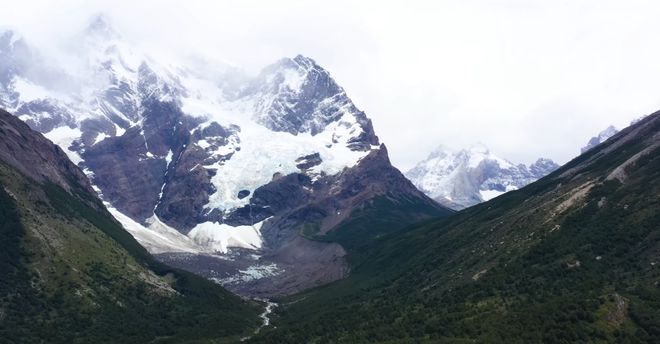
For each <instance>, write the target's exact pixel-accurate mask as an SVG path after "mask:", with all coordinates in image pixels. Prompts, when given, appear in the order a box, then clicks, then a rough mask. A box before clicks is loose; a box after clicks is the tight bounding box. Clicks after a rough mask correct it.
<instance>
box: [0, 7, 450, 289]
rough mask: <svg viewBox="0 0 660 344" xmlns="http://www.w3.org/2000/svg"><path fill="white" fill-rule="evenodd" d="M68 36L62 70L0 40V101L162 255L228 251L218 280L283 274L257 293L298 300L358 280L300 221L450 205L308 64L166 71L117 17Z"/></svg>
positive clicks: (193, 63)
mask: <svg viewBox="0 0 660 344" xmlns="http://www.w3.org/2000/svg"><path fill="white" fill-rule="evenodd" d="M70 41H71V42H75V43H72V44H71V46H67V47H65V51H64V53H65V54H68V55H67V56H70V59H71V61H74V63H64V64H58V63H57V61H54V60H51V59H47V58H45V57H43V56H44V55H43V54H42V53H40V52H39V51H38V49H35V48H34V47H31V46H30V45H29V43H28V42H27V41H26V40H25V39H23V38H21V37H20V36H19V35H17V34H16V33H13V32H11V31H7V32H4V33H2V34H0V58H2V60H0V106H2V107H4V108H6V109H8V110H9V111H10V112H13V113H14V114H15V115H16V116H18V117H19V118H20V119H22V120H23V121H25V122H27V123H28V124H29V125H30V126H31V127H32V128H33V129H36V130H38V131H41V132H42V133H44V135H45V136H46V137H47V138H49V139H50V140H52V141H53V142H55V143H57V144H58V145H60V146H61V147H62V148H63V149H64V150H65V152H66V153H67V154H68V155H69V157H70V159H71V160H72V161H73V162H74V163H76V164H77V165H78V166H79V167H81V168H82V169H83V170H84V171H85V173H86V174H87V175H88V177H89V178H90V179H91V181H92V183H93V185H94V187H95V188H96V191H97V192H98V193H99V195H100V196H101V197H102V199H103V200H104V201H105V202H106V206H107V207H108V208H109V210H110V211H111V212H112V213H113V215H114V216H115V217H116V218H117V219H118V220H120V221H121V222H122V223H123V224H124V226H125V227H126V228H127V229H128V230H129V231H130V232H131V233H132V234H133V235H134V236H135V237H136V239H137V240H138V241H139V242H140V243H141V244H142V245H144V246H145V247H147V248H148V249H149V250H150V251H151V252H152V253H158V254H163V256H162V257H161V258H162V259H164V260H168V261H170V262H171V263H173V264H175V265H176V263H177V262H181V261H185V260H191V259H199V258H191V257H193V256H191V255H196V254H204V255H225V256H226V257H225V258H223V259H222V262H220V263H218V260H214V261H213V263H208V262H207V263H206V264H207V265H214V266H216V265H218V266H219V267H217V266H216V269H215V270H214V273H216V274H215V275H213V277H217V278H218V279H224V280H232V281H236V280H240V275H241V271H248V270H249V269H248V270H245V269H247V268H248V267H249V268H250V269H252V270H250V271H255V269H256V271H268V273H267V274H266V275H269V276H272V275H280V276H281V281H280V286H273V284H275V285H276V284H277V283H276V282H273V280H272V279H271V280H269V281H267V283H266V282H264V283H263V285H261V286H253V290H257V291H256V292H261V291H263V290H268V291H266V293H269V292H273V290H276V291H277V292H291V291H295V290H299V289H300V288H303V287H308V286H312V285H317V284H318V283H321V282H324V281H329V280H333V279H337V278H340V277H341V276H342V275H343V274H344V273H345V265H344V264H345V263H344V261H343V255H344V254H345V253H344V251H343V249H342V248H341V246H339V245H338V244H332V243H323V244H322V243H318V242H312V241H309V240H306V239H304V238H303V237H301V236H300V235H299V231H300V228H301V226H303V225H309V224H310V223H311V224H315V225H316V227H317V228H316V229H317V231H318V233H327V232H328V231H331V230H333V228H336V227H337V226H338V225H340V224H341V223H342V221H344V220H345V219H347V218H348V217H349V216H350V214H351V213H352V211H353V209H355V208H358V207H360V206H361V205H362V204H363V203H364V202H368V201H369V200H370V199H372V198H374V197H379V196H383V195H388V197H391V198H392V199H397V198H401V199H406V200H408V201H409V200H415V202H420V203H423V204H426V205H428V206H429V207H431V208H433V209H436V210H440V211H442V209H440V208H438V207H437V206H436V205H435V204H434V203H433V202H432V201H431V200H430V199H428V198H426V196H424V195H423V194H422V193H420V192H418V191H417V190H416V189H415V188H414V186H413V185H412V184H410V183H409V182H408V181H407V180H406V179H405V177H403V175H402V174H401V173H400V172H399V171H398V170H396V169H395V168H394V167H392V166H391V164H390V162H389V159H388V157H387V150H386V149H385V146H384V145H382V144H381V143H380V142H379V140H378V137H377V136H376V135H375V133H374V130H373V127H372V125H371V121H370V120H369V119H368V118H367V116H366V115H365V113H364V112H362V111H360V110H359V109H357V108H356V107H355V105H354V104H353V103H352V101H351V100H350V99H349V98H348V96H347V95H346V93H345V91H344V90H343V89H342V88H341V87H340V86H339V85H338V84H337V83H336V82H335V81H334V80H333V79H332V77H331V76H330V74H329V73H328V72H327V71H325V70H324V69H323V68H321V67H320V66H319V65H318V64H317V63H316V62H315V61H314V60H312V59H310V58H307V57H304V56H301V55H299V56H296V57H294V58H284V59H281V60H279V61H277V62H275V63H274V64H272V65H270V66H268V67H266V68H264V69H263V70H262V72H261V73H259V74H258V75H257V76H254V77H253V76H249V75H247V74H245V73H243V72H242V71H241V70H240V69H238V68H235V67H231V66H227V65H225V64H223V63H219V62H214V61H213V60H212V59H206V58H196V59H190V61H186V62H185V63H181V64H171V63H161V62H159V61H157V59H154V58H152V57H150V56H149V55H148V54H145V53H143V52H140V51H139V50H137V49H135V48H134V47H132V46H130V45H129V44H127V43H126V41H125V40H124V39H122V37H121V35H120V34H118V33H117V32H116V31H115V30H114V29H113V28H112V26H111V25H109V24H108V20H107V19H106V18H105V17H103V16H99V17H98V18H96V19H95V20H93V21H92V22H91V24H90V25H89V27H88V28H87V29H86V30H85V31H84V32H82V33H81V34H80V36H79V37H76V38H75V39H72V40H70ZM349 177H350V178H349ZM418 215H419V216H420V217H424V216H427V215H428V216H430V214H422V213H420V214H418ZM244 252H247V253H244ZM227 257H231V259H228V258H227ZM300 257H305V258H304V259H303V258H300ZM204 259H207V258H204ZM209 259H210V258H209ZM199 264H201V263H199ZM181 265H185V264H184V263H182V264H181ZM255 267H256V268H255ZM260 267H268V268H267V269H265V270H263V269H261V270H260ZM197 268H199V267H195V269H197ZM241 269H243V270H241ZM218 271H220V272H218ZM328 271H333V272H332V273H329V272H328ZM232 274H233V275H232ZM243 274H245V273H244V272H243ZM248 275H249V274H248ZM237 276H238V277H237ZM250 276H252V275H250ZM250 276H248V277H250ZM252 277H254V276H252ZM252 277H250V278H252ZM253 284H254V283H253ZM259 288H261V289H259Z"/></svg>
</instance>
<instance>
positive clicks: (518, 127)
mask: <svg viewBox="0 0 660 344" xmlns="http://www.w3.org/2000/svg"><path fill="white" fill-rule="evenodd" d="M7 7H8V8H4V9H3V11H2V12H1V13H0V23H2V24H4V25H8V26H13V27H16V28H18V30H19V31H21V32H24V34H25V35H26V36H27V38H28V39H30V40H31V41H33V42H35V43H37V44H39V45H41V46H43V47H46V48H48V47H51V48H52V47H53V46H54V45H57V44H62V41H63V39H66V38H67V37H71V36H72V35H73V34H74V32H76V31H77V30H80V28H81V27H83V26H84V23H85V22H86V21H87V20H89V18H90V17H91V16H92V15H93V14H94V13H97V12H106V13H107V14H108V15H109V16H110V17H111V18H112V19H113V21H114V22H115V24H116V26H117V27H118V29H119V30H120V31H122V32H123V33H124V34H125V36H126V37H127V39H129V40H132V41H133V42H134V43H136V44H140V45H142V46H143V47H144V48H145V49H149V50H150V51H153V52H158V55H160V56H164V57H165V56H166V57H168V58H174V57H177V56H181V55H185V54H188V53H194V52H202V53H204V54H208V55H212V56H213V57H214V58H218V59H220V60H224V61H228V62H230V63H233V64H235V65H239V66H243V67H244V68H246V69H248V70H250V71H256V70H258V69H259V68H260V67H263V66H265V65H267V64H269V63H271V62H273V61H275V60H277V59H278V58H280V57H283V56H294V55H296V54H298V53H302V54H304V55H307V56H310V57H312V58H314V59H316V60H317V62H319V63H320V64H321V65H322V66H324V67H325V68H326V69H328V70H329V71H330V72H331V73H332V74H333V76H334V77H335V78H336V79H337V81H338V82H339V83H340V84H341V85H342V86H344V88H345V89H346V90H347V92H348V94H349V96H351V97H352V98H353V99H354V101H355V102H356V104H357V105H358V106H359V107H360V108H361V109H363V110H364V111H366V112H367V114H368V115H369V116H370V117H371V118H372V119H373V121H374V125H375V128H376V131H377V134H378V135H379V136H380V138H381V140H382V141H384V142H385V143H386V144H387V145H388V147H389V149H390V154H391V157H392V160H393V162H394V163H395V164H396V165H397V166H399V167H401V168H402V169H407V168H409V167H410V166H411V165H412V164H414V163H415V162H416V161H417V160H420V159H422V158H424V157H425V155H426V154H427V153H428V152H430V151H431V150H432V149H433V148H434V147H435V146H437V145H438V144H440V143H444V144H448V145H451V146H456V147H460V146H464V145H468V144H470V143H473V142H477V141H481V142H483V143H485V144H487V145H489V146H490V147H491V149H492V150H493V151H495V152H496V153H498V154H499V155H501V156H503V157H506V158H508V159H510V160H513V161H516V162H517V161H521V162H530V161H532V160H534V159H535V158H536V157H539V156H545V157H551V158H553V159H556V160H557V161H559V162H566V161H567V160H568V159H570V158H571V157H573V156H574V155H575V154H577V152H579V148H580V147H581V146H582V145H583V144H584V143H585V142H586V141H587V140H588V139H589V138H590V137H591V136H592V135H594V134H596V133H597V132H598V131H600V130H601V129H604V128H605V127H606V126H608V125H609V124H614V125H616V126H618V127H622V126H625V125H626V124H627V123H628V122H630V120H631V119H633V118H636V117H639V116H641V115H644V114H647V113H650V112H652V111H655V110H656V109H657V108H660V84H659V83H658V82H657V80H659V79H660V62H659V61H660V45H658V44H657V35H658V33H659V32H660V21H658V20H657V17H658V14H660V4H657V3H656V2H652V1H603V0H592V1H579V0H578V1H545V2H541V1H522V0H521V1H514V0H512V1H485V0H484V1H452V2H449V1H397V2H384V1H378V2H376V1H373V2H349V1H292V0H288V1H283V0H280V1H266V0H264V1H255V0H248V1H231V2H230V1H174V0H166V1H153V0H152V1H139V2H138V1H83V0H66V1H57V2H53V1H46V0H40V1H39V0H33V1H22V2H16V3H14V4H12V6H11V7H9V6H7Z"/></svg>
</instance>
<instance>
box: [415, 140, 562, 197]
mask: <svg viewBox="0 0 660 344" xmlns="http://www.w3.org/2000/svg"><path fill="white" fill-rule="evenodd" d="M558 167H559V166H558V165H557V164H556V163H554V162H553V161H552V160H549V159H543V158H541V159H538V160H537V161H536V162H535V163H533V164H531V165H529V166H525V165H524V164H518V165H514V164H513V163H511V162H509V161H507V160H505V159H502V158H500V157H498V156H496V155H494V154H493V153H491V152H490V150H489V149H488V148H487V147H486V146H484V145H483V144H476V145H473V146H471V147H469V148H467V149H462V150H458V151H456V150H453V149H451V148H448V147H445V146H440V147H438V148H437V149H436V150H435V151H433V152H432V153H431V154H430V155H429V156H428V158H426V159H425V160H423V161H421V162H419V163H418V164H417V165H416V166H415V167H414V168H412V169H411V170H410V171H408V172H407V173H406V177H408V179H410V180H411V181H412V182H413V184H415V186H417V188H418V189H419V190H421V191H422V192H424V193H426V194H427V195H428V196H429V197H431V198H433V199H434V200H436V201H438V202H439V203H440V204H443V205H445V206H447V207H450V208H453V209H463V208H466V207H469V206H472V205H475V204H478V203H480V202H483V201H487V200H489V199H492V198H494V197H497V196H499V195H501V194H503V193H505V192H507V191H511V190H516V189H518V188H521V187H523V186H525V185H527V184H529V183H531V182H533V181H535V180H537V179H539V178H541V177H543V176H545V175H547V174H548V173H550V172H552V171H554V170H555V169H557V168H558Z"/></svg>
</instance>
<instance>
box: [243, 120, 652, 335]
mask: <svg viewBox="0 0 660 344" xmlns="http://www.w3.org/2000/svg"><path fill="white" fill-rule="evenodd" d="M647 120H648V121H652V125H651V126H649V127H648V128H647V131H646V132H645V133H644V134H643V135H642V136H640V137H637V138H636V139H634V140H632V141H630V142H628V143H627V144H626V145H624V146H621V147H618V148H617V149H614V150H613V151H612V152H610V153H608V154H606V155H603V156H598V154H599V151H600V150H603V149H605V147H607V146H609V145H611V144H612V142H609V143H608V144H605V145H602V146H601V147H599V148H598V149H596V150H593V151H591V152H590V153H588V154H585V155H583V156H581V157H578V158H577V159H575V160H573V161H572V162H570V163H569V164H567V165H566V166H564V167H563V168H562V169H560V170H559V171H557V172H555V173H553V174H552V175H551V176H548V177H546V178H544V179H542V180H540V181H538V182H536V183H533V184H531V185H529V186H528V187H525V188H523V189H522V190H519V191H515V192H511V193H508V194H506V195H504V196H501V197H498V198H496V199H494V200H492V201H490V202H487V203H484V204H481V205H479V206H476V207H473V208H470V209H467V210H465V211H462V212H460V213H459V214H457V215H455V216H452V217H450V218H449V219H444V220H437V221H429V222H426V223H423V224H420V225H418V226H417V227H416V228H414V229H410V230H407V231H405V232H404V234H392V235H390V236H386V237H382V238H379V239H377V240H376V241H374V242H372V243H369V244H368V245H366V246H364V245H363V246H362V247H359V252H356V251H355V250H352V251H349V254H351V255H352V256H353V257H356V259H354V260H353V261H352V264H353V272H352V276H351V277H350V278H349V279H347V280H344V281H340V282H338V283H335V284H332V285H330V286H327V287H324V288H319V289H316V290H312V291H309V292H306V293H303V294H301V295H297V296H295V297H292V298H290V299H287V300H283V302H284V305H283V306H282V307H281V309H280V316H281V318H280V319H276V325H277V326H278V328H277V329H276V330H268V331H263V332H262V336H261V337H260V338H257V339H255V342H268V343H276V342H288V343H300V342H318V343H326V342H327V343H329V342H350V343H354V342H410V341H413V340H414V341H415V342H474V341H477V342H502V343H512V342H575V341H593V342H631V343H633V342H652V341H655V342H658V341H660V315H659V314H660V291H659V290H658V287H657V281H658V278H659V277H660V273H659V271H658V268H657V265H655V263H656V262H657V261H658V259H660V228H659V227H660V197H659V196H658V195H660V150H658V149H657V148H656V149H655V150H654V151H652V152H650V153H649V154H647V155H645V156H644V157H643V158H641V159H639V160H638V161H637V162H636V163H635V164H633V165H632V166H631V167H629V168H628V169H627V170H626V172H627V175H628V176H627V179H626V180H625V183H621V182H619V181H616V180H611V181H606V180H605V177H606V176H607V175H608V174H609V173H610V172H611V171H612V170H613V169H614V168H615V167H616V166H618V165H620V164H622V163H623V162H624V161H626V160H627V159H628V158H630V157H631V156H633V155H634V154H635V153H637V152H639V151H641V150H642V149H644V148H645V147H648V146H649V144H651V143H653V142H654V141H653V139H652V138H651V136H652V135H654V134H655V133H658V132H660V120H659V119H658V115H657V114H656V115H653V116H652V118H650V119H647ZM591 158H596V159H594V160H593V161H587V160H589V159H591ZM585 164H586V165H585ZM574 167H576V168H585V169H584V170H583V171H581V172H580V173H578V174H576V175H574V176H571V177H562V173H563V172H565V171H567V170H569V169H571V168H574ZM578 262H579V263H578Z"/></svg>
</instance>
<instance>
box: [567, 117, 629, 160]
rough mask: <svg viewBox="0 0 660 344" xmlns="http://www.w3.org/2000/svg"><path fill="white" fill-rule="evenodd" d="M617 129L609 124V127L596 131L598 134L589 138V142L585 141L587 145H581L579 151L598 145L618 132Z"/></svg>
mask: <svg viewBox="0 0 660 344" xmlns="http://www.w3.org/2000/svg"><path fill="white" fill-rule="evenodd" d="M633 123H634V121H633ZM618 132H619V130H617V129H616V128H615V127H614V126H612V125H610V126H609V127H607V128H605V130H603V131H601V132H600V133H598V135H596V136H594V137H592V138H591V139H589V142H587V145H586V146H584V147H582V148H581V149H580V153H584V152H586V151H588V150H590V149H591V148H594V147H596V146H598V145H599V144H601V143H603V142H605V141H607V139H609V138H610V137H612V136H614V135H615V134H616V133H618Z"/></svg>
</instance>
